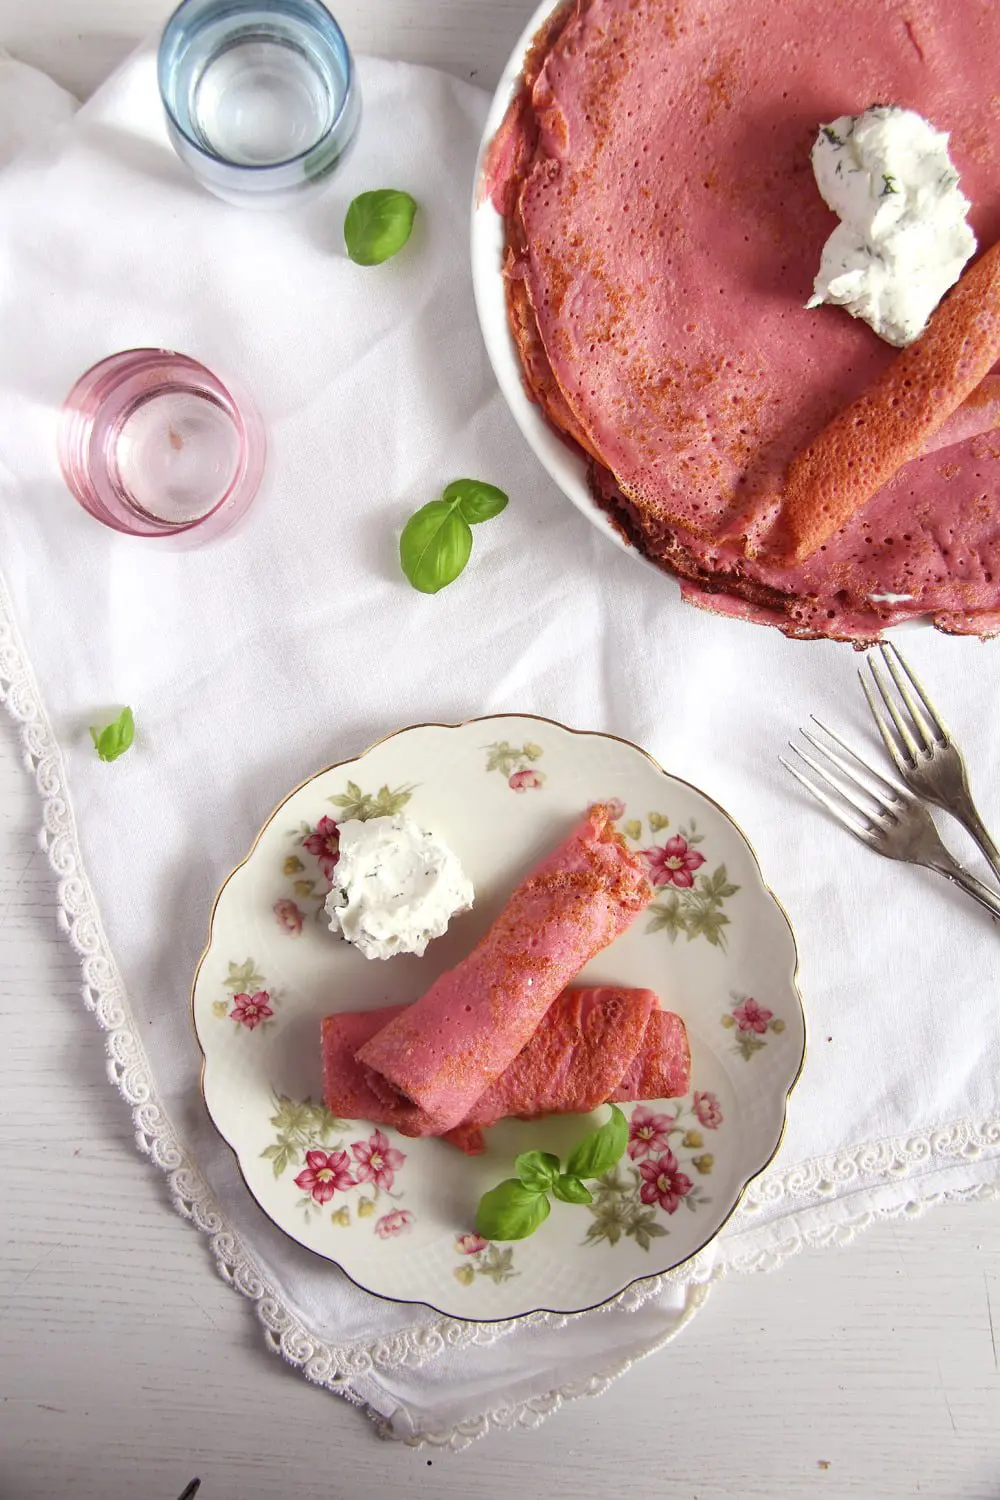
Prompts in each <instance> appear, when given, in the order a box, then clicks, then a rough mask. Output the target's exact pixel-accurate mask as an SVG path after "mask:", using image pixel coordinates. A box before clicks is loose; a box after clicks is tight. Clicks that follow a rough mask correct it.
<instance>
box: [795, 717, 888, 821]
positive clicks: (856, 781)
mask: <svg viewBox="0 0 1000 1500" xmlns="http://www.w3.org/2000/svg"><path fill="white" fill-rule="evenodd" d="M799 733H800V734H801V736H802V738H803V739H804V740H808V742H809V744H810V745H812V746H813V747H814V748H815V749H816V750H818V751H819V753H820V755H825V756H826V758H827V760H830V761H832V762H833V764H834V765H835V766H838V767H839V768H840V770H841V771H843V773H844V775H845V776H846V777H847V779H848V781H849V782H850V783H851V785H852V786H857V787H860V788H861V790H862V791H863V792H865V793H866V794H867V795H868V796H869V797H871V799H872V801H873V802H877V803H878V805H879V807H880V808H881V809H882V811H883V812H887V813H889V812H891V813H895V811H896V807H897V806H898V801H897V802H896V803H895V804H894V803H893V802H892V801H890V800H889V799H888V798H887V797H886V794H885V793H884V792H882V791H879V790H878V789H877V788H873V787H870V786H866V785H865V783H864V782H863V781H862V779H861V778H860V776H859V775H858V773H857V772H856V771H855V770H854V768H853V766H851V765H849V764H848V762H847V761H846V760H845V759H844V757H843V756H842V755H838V754H837V752H836V750H831V749H830V748H829V746H828V745H824V744H823V743H822V741H821V740H818V739H816V738H815V736H813V735H811V734H810V733H809V731H808V729H800V730H799ZM801 753H802V752H801V751H799V754H800V755H801Z"/></svg>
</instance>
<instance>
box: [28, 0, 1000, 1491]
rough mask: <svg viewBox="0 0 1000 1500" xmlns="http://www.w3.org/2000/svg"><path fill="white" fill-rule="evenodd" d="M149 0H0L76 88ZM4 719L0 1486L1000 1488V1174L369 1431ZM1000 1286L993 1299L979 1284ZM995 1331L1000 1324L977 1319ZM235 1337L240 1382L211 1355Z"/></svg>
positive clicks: (84, 85) (151, 12)
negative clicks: (450, 1412)
mask: <svg viewBox="0 0 1000 1500" xmlns="http://www.w3.org/2000/svg"><path fill="white" fill-rule="evenodd" d="M533 4H534V0H341V3H340V4H339V6H338V7H337V8H338V14H339V16H340V19H341V21H342V22H343V24H344V27H345V29H346V30H347V32H348V34H349V36H350V39H351V41H352V43H353V44H354V46H355V47H356V48H357V50H359V51H361V50H367V51H377V52H382V53H384V54H386V55H389V56H395V57H403V58H407V59H410V60H413V61H420V62H427V63H432V64H436V65H439V66H441V67H444V68H447V69H449V70H450V71H453V72H455V73H457V74H459V75H461V76H462V77H465V78H474V79H475V80H476V81H477V82H480V83H482V84H483V85H485V86H487V87H488V86H490V85H492V83H494V82H495V80H496V78H497V75H498V74H499V71H500V68H501V66H502V63H503V61H504V59H505V57H506V55H507V52H508V51H509V49H510V46H511V44H512V42H513V40H514V38H515V36H516V35H517V33H518V32H519V30H520V28H521V26H522V24H523V22H524V19H525V18H526V17H527V15H528V14H529V13H530V11H531V9H532V8H533ZM169 9H170V6H169V4H168V3H164V0H34V3H31V4H27V3H25V0H0V46H3V47H5V48H7V50H8V51H10V52H13V53H14V54H15V55H16V56H20V57H23V58H24V59H25V60H26V61H29V62H32V63H35V64H36V65H38V66H40V67H42V68H44V69H46V70H47V71H49V72H51V73H52V74H53V75H54V76H55V77H56V78H57V79H59V81H60V82H62V83H64V84H65V85H66V86H67V87H69V88H71V89H73V90H74V91H75V92H76V93H78V94H86V93H88V92H89V91H90V90H92V89H93V88H95V87H96V86H97V84H98V83H100V81H101V79H102V78H103V77H104V76H105V75H106V74H107V72H108V71H109V70H110V68H111V67H112V66H113V65H114V64H115V63H116V62H117V61H118V60H119V59H120V58H121V57H123V56H124V55H125V53H126V52H127V51H128V50H129V49H130V48H131V46H132V45H133V44H134V42H135V41H136V40H137V39H138V38H139V37H140V36H141V35H142V34H143V33H144V32H146V31H148V30H151V29H152V28H153V27H155V26H157V25H158V24H159V23H161V22H162V20H163V18H164V17H165V16H166V15H167V13H168V11H169ZM37 825H38V807H37V804H36V801H35V796H34V791H33V788H32V787H31V785H30V783H29V781H28V779H27V778H26V777H25V776H24V774H23V772H22V771H21V768H20V764H19V752H18V749H17V745H16V740H15V736H14V733H13V731H12V729H11V728H10V727H9V725H8V724H7V723H6V722H5V721H4V722H3V723H2V724H0V1028H2V1038H3V1041H2V1045H0V1204H2V1207H0V1243H2V1246H3V1252H2V1256H0V1500H55V1497H57V1496H60V1497H61V1496H65V1497H67V1500H69V1497H72V1500H176V1497H177V1496H178V1495H179V1494H180V1491H181V1490H182V1489H183V1488H184V1486H185V1484H186V1483H187V1481H188V1480H189V1479H191V1478H192V1477H193V1476H194V1475H199V1476H200V1477H201V1479H202V1489H201V1491H200V1495H199V1500H202V1497H204V1500H288V1497H291V1496H296V1497H301V1500H312V1497H317V1500H319V1497H321V1496H322V1497H324V1500H361V1497H381V1496H388V1495H390V1494H395V1495H398V1496H405V1497H407V1500H410V1497H425V1500H437V1497H440V1500H452V1497H454V1500H460V1497H461V1500H466V1497H467V1496H468V1495H469V1494H470V1493H472V1492H473V1491H475V1492H476V1493H478V1495H480V1496H482V1497H484V1500H532V1497H535V1496H540V1495H546V1496H553V1497H562V1496H571V1495H572V1496H581V1497H585V1500H589V1497H597V1496H603V1495H605V1494H607V1493H609V1492H611V1491H612V1490H616V1489H620V1488H623V1487H627V1490H628V1492H629V1493H630V1494H633V1495H635V1496H636V1497H637V1500H661V1497H663V1500H666V1497H671V1500H673V1497H684V1500H719V1497H739V1500H750V1497H763V1500H775V1497H779V1496H780V1497H784V1496H791V1497H814V1496H822V1497H824V1500H838V1497H841V1496H845V1497H846V1496H858V1497H865V1500H873V1497H882V1496H891V1497H897V1496H915V1495H926V1496H930V1497H934V1500H958V1497H963V1500H965V1497H968V1500H972V1497H977V1500H998V1497H1000V1358H998V1347H1000V1346H998V1342H997V1335H998V1334H1000V1250H998V1246H1000V1203H992V1204H983V1205H980V1206H977V1207H967V1208H955V1209H942V1210H938V1211H937V1212H936V1213H932V1214H930V1215H928V1216H926V1217H924V1218H921V1219H917V1220H906V1221H894V1222H891V1223H887V1224H885V1225H884V1226H880V1227H877V1228H875V1229H873V1230H871V1231H870V1232H869V1233H868V1234H867V1235H866V1236H865V1237H863V1238H862V1239H861V1240H859V1241H858V1242H857V1243H856V1244H855V1245H853V1246H852V1247H850V1248H849V1249H845V1250H841V1251H823V1252H813V1253H810V1254H806V1255H802V1256H800V1257H798V1258H797V1259H796V1260H794V1261H792V1262H791V1263H790V1264H789V1265H787V1266H785V1267H784V1268H783V1269H782V1270H781V1271H780V1272H778V1273H777V1274H776V1275H773V1276H769V1277H746V1278H736V1279H734V1280H732V1281H731V1282H729V1283H726V1284H723V1285H722V1286H720V1287H719V1288H717V1289H716V1291H715V1292H714V1293H713V1296H712V1298H711V1300H710V1303H709V1305H708V1308H707V1309H706V1311H705V1312H703V1313H702V1314H701V1316H700V1317H699V1318H698V1319H697V1320H696V1321H695V1323H694V1324H693V1325H692V1327H691V1329H690V1330H688V1332H687V1333H686V1334H685V1335H683V1336H682V1337H681V1339H680V1340H679V1341H678V1342H677V1343H676V1344H674V1345H673V1346H672V1347H671V1348H669V1349H668V1350H666V1351H664V1352H663V1353H662V1354H660V1355H659V1356H654V1358H653V1359H652V1360H650V1361H648V1362H647V1363H646V1364H644V1365H642V1366H640V1367H639V1368H638V1369H637V1370H635V1371H633V1372H632V1373H631V1374H630V1375H628V1376H626V1377H625V1378H624V1379H623V1380H622V1381H621V1382H619V1384H618V1385H617V1386H615V1387H613V1388H612V1390H611V1391H610V1392H609V1393H608V1394H607V1395H605V1396H603V1397H602V1398H600V1399H599V1400H596V1401H582V1402H578V1403H577V1404H576V1405H575V1406H572V1407H569V1408H568V1409H566V1410H565V1411H563V1412H562V1413H560V1414H559V1415H557V1416H556V1417H555V1418H553V1419H552V1420H551V1421H550V1422H549V1423H547V1424H546V1425H545V1426H543V1427H542V1428H541V1429H540V1430H539V1431H537V1432H534V1433H527V1434H517V1435H513V1436H504V1437H499V1438H490V1439H488V1440H487V1441H486V1442H485V1443H482V1444H479V1445H478V1446H476V1447H475V1448H473V1449H470V1450H469V1451H467V1452H466V1453H465V1454H463V1455H461V1456H459V1457H453V1456H451V1455H448V1454H437V1453H433V1452H432V1453H428V1452H426V1451H424V1452H422V1453H414V1452H412V1451H410V1450H407V1449H404V1448H402V1447H399V1446H398V1445H389V1444H383V1443H380V1442H378V1441H377V1440H376V1439H375V1438H374V1437H373V1436H372V1435H371V1433H370V1431H369V1428H368V1426H367V1424H366V1423H365V1422H364V1420H363V1418H361V1417H360V1416H358V1414H357V1413H355V1412H353V1411H352V1410H350V1409H349V1408H348V1407H347V1406H346V1405H345V1404H343V1403H341V1402H339V1401H337V1400H335V1399H334V1398H333V1397H330V1396H327V1395H325V1394H323V1393H322V1392H320V1391H317V1390H314V1389H312V1388H311V1387H309V1386H308V1385H307V1384H306V1383H305V1382H304V1381H303V1380H302V1379H301V1378H300V1377H298V1376H297V1375H295V1374H293V1373H292V1372H291V1371H289V1370H287V1369H286V1368H285V1367H284V1366H283V1365H282V1363H281V1362H280V1361H279V1360H278V1359H276V1358H274V1357H273V1356H271V1355H269V1354H267V1353H265V1352H264V1349H263V1346H262V1343H261V1340H260V1337H259V1335H258V1331H257V1328H256V1326H255V1324H254V1322H253V1319H252V1316H251V1314H250V1311H249V1307H248V1305H247V1304H246V1303H245V1302H244V1301H243V1300H242V1299H241V1298H239V1297H238V1296H236V1295H235V1294H234V1293H233V1292H231V1291H230V1290H229V1289H228V1288H226V1287H225V1286H224V1285H223V1284H222V1282H221V1281H220V1280H219V1279H218V1278H217V1277H216V1275H215V1274H214V1272H213V1269H212V1266H211V1264H210V1259H209V1256H208V1253H207V1251H206V1249H205V1247H204V1244H203V1243H202V1241H201V1240H200V1239H199V1237H198V1236H197V1235H196V1234H195V1233H194V1231H192V1230H191V1229H190V1228H188V1227H186V1226H185V1225H184V1224H182V1223H181V1221H180V1220H179V1219H178V1218H176V1216H175V1215H174V1214H173V1213H172V1211H171V1210H170V1209H169V1207H168V1206H167V1202H166V1196H165V1191H164V1186H163V1179H162V1178H161V1177H160V1175H159V1174H158V1173H157V1172H156V1171H154V1170H153V1169H152V1168H151V1167H150V1166H149V1165H147V1164H146V1162H145V1161H144V1160H142V1159H141V1158H140V1157H139V1156H138V1155H137V1154H136V1151H135V1149H134V1147H133V1144H132V1138H131V1129H130V1121H129V1117H128V1113H127V1111H126V1109H125V1107H124V1106H123V1105H122V1104H121V1103H120V1101H119V1100H118V1098H117V1096H116V1094H115V1093H114V1092H113V1090H112V1089H111V1087H110V1086H109V1085H108V1083H107V1081H106V1078H105V1073H104V1054H103V1048H102V1044H101V1038H100V1036H99V1034H98V1032H97V1029H96V1027H95V1025H94V1022H93V1021H92V1020H91V1018H90V1017H89V1016H88V1015H87V1014H86V1013H85V1012H84V1010H83V1007H82V1004H81V1003H80V1001H79V999H78V977H77V964H76V959H75V957H74V955H73V953H72V952H71V950H70V949H69V947H68V946H67V945H66V943H65V941H64V939H63V938H62V937H61V936H60V935H59V933H58V932H57V929H56V924H55V915H54V912H55V906H54V884H53V880H52V878H51V876H50V874H49V872H48V869H47V865H46V863H45V860H44V859H43V857H42V855H41V854H40V852H39V851H38V847H37V841H36V828H37ZM991 1303H992V1306H991ZM995 1330H996V1331H995ZM234 1347H235V1348H237V1349H239V1350H240V1351H241V1353H242V1359H241V1361H240V1365H239V1369H240V1375H239V1378H238V1380H237V1381H235V1382H234V1381H233V1379H232V1377H231V1375H230V1374H227V1373H226V1372H227V1370H228V1369H230V1368H231V1366H230V1365H229V1363H228V1358H229V1355H230V1353H231V1351H232V1350H233V1348H234Z"/></svg>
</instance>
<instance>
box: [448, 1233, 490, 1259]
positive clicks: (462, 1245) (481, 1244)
mask: <svg viewBox="0 0 1000 1500" xmlns="http://www.w3.org/2000/svg"><path fill="white" fill-rule="evenodd" d="M455 1244H456V1245H457V1246H458V1248H459V1250H461V1252H462V1254H463V1255H478V1254H479V1252H480V1250H485V1249H486V1246H487V1245H488V1244H489V1240H484V1239H483V1237H482V1235H481V1234H457V1235H456V1236H455Z"/></svg>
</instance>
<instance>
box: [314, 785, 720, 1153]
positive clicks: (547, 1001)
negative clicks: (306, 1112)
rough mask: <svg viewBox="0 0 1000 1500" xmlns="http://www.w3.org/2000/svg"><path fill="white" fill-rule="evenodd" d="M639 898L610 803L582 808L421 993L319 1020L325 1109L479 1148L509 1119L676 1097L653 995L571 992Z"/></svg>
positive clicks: (671, 1056)
mask: <svg viewBox="0 0 1000 1500" xmlns="http://www.w3.org/2000/svg"><path fill="white" fill-rule="evenodd" d="M651 895H652V891H651V888H650V885H649V881H648V880H647V878H646V874H645V871H644V869H643V866H642V863H641V860H640V859H639V858H638V857H637V856H636V855H635V854H633V853H632V852H631V851H630V850H629V849H628V847H627V846H626V844H625V842H624V840H623V839H622V838H621V837H620V836H619V834H618V833H617V832H616V830H615V829H614V827H613V825H612V822H611V819H610V816H609V813H608V809H607V808H606V807H603V806H600V805H599V806H595V807H592V808H591V809H590V811H589V812H588V814H587V816H586V817H585V818H584V820H583V821H582V823H580V824H579V826H578V827H577V828H575V829H574V830H573V832H572V833H571V834H570V835H569V837H568V838H566V839H565V840H564V841H563V842H562V843H561V844H560V845H559V846H558V848H556V849H555V850H553V852H552V853H551V854H549V855H548V856H547V857H546V858H545V859H543V860H542V862H541V863H540V864H539V865H538V866H536V868H535V869H534V870H533V871H532V873H531V874H530V875H529V876H528V877H527V879H526V880H524V881H523V882H522V884H521V885H519V886H518V887H517V889H516V890H515V891H514V893H513V894H512V896H511V897H510V900H509V901H508V903H507V905H506V906H505V908H504V910H503V911H502V912H501V913H500V916H499V917H498V918H497V919H496V921H495V922H494V923H493V925H492V927H491V928H490V929H489V931H488V932H487V933H486V935H485V937H484V938H483V939H482V941H481V942H480V943H479V944H478V945H477V946H476V948H474V949H473V951H472V952H471V953H470V954H469V956H468V958H466V959H464V960H463V961H462V963H460V964H458V965H457V967H456V968H454V969H450V970H449V971H447V972H446V973H445V974H442V975H441V977H440V978H439V979H438V980H437V981H436V983H435V984H433V985H432V986H431V988H430V989H429V990H428V991H427V993H426V994H425V995H424V996H423V998H422V999H420V1000H418V1001H417V1002H416V1003H415V1004H414V1005H410V1006H396V1007H391V1008H389V1009H386V1010H382V1011H370V1012H349V1013H346V1014H339V1015H334V1016H328V1017H327V1018H326V1020H325V1021H324V1023H323V1071H324V1097H325V1100H326V1103H327V1106H328V1108H329V1109H330V1110H331V1111H332V1112H333V1113H334V1114H337V1115H344V1116H347V1117H348V1118H355V1119H358V1118H361V1119H370V1120H373V1121H375V1122H376V1123H379V1124H388V1125H391V1126H393V1127H394V1128H395V1129H397V1130H399V1131H400V1132H401V1133H402V1134H404V1135H412V1136H426V1135H442V1136H447V1137H448V1138H449V1139H450V1140H452V1141H453V1142H454V1143H455V1144H456V1145H459V1146H461V1147H462V1149H463V1150H466V1151H469V1152H471V1153H475V1152H476V1151H479V1150H482V1134H481V1132H482V1128H483V1127H484V1126H487V1125H491V1124H493V1123H495V1122H496V1121H497V1120H499V1119H502V1118H503V1117H504V1116H507V1115H518V1116H521V1117H531V1116H535V1115H539V1114H566V1113H583V1112H586V1111H587V1110H590V1109H594V1108H595V1107H596V1106H597V1105H598V1104H601V1103H604V1102H605V1101H607V1100H609V1099H620V1100H624V1099H653V1098H671V1097H676V1096H678V1095H680V1094H684V1093H686V1092H687V1089H688V1086H689V1081H690V1053H689V1050H688V1043H687V1035H686V1032H685V1029H684V1023H683V1022H682V1021H681V1020H680V1018H679V1017H678V1016H675V1015H671V1014H670V1013H669V1012H665V1011H662V1010H660V1008H659V1000H658V999H657V997H656V995H655V994H653V992H652V991H651V990H630V989H621V988H614V987H604V988H597V989H567V985H568V984H569V983H570V982H571V981H572V980H573V979H574V978H575V977H576V975H577V974H578V973H579V972H580V970H581V969H582V968H583V966H584V965H585V964H586V963H588V962H589V961H590V959H591V958H593V957H594V955H595V954H597V953H599V952H600V951H601V950H602V949H603V948H606V947H607V946H608V944H609V943H612V942H613V941H614V939H615V938H616V937H618V935H619V934H620V933H622V932H624V931H625V929H626V928H627V927H628V926H629V925H630V924H631V923H632V921H634V919H635V917H636V916H638V914H639V913H640V912H641V911H642V910H644V908H645V907H646V906H647V904H648V902H649V900H650V898H651Z"/></svg>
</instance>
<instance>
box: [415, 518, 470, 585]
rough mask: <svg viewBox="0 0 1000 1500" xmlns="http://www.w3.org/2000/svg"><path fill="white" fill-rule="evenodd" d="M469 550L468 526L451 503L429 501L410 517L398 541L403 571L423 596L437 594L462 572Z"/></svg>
mask: <svg viewBox="0 0 1000 1500" xmlns="http://www.w3.org/2000/svg"><path fill="white" fill-rule="evenodd" d="M471 551H472V532H471V530H470V529H469V523H468V521H466V520H465V519H464V518H463V517H462V516H461V515H460V513H459V510H458V506H457V505H455V503H454V502H453V501H448V500H430V501H428V503H427V504H426V505H422V506H421V507H420V509H419V510H418V511H416V512H415V514H414V515H412V516H411V517H410V519H409V520H408V521H407V523H406V525H405V526H404V527H403V534H402V536H401V537H400V538H399V561H400V565H401V566H402V569H403V572H404V573H405V574H406V576H407V578H408V579H409V580H410V582H411V583H412V584H413V587H414V588H415V589H419V590H420V592H421V593H422V594H436V593H437V592H438V591H439V589H443V588H445V587H446V586H447V585H448V584H449V583H453V582H454V580H455V579H456V578H457V577H458V575H459V573H461V571H462V569H463V568H464V567H465V565H466V563H467V562H468V561H469V553H470V552H471Z"/></svg>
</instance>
